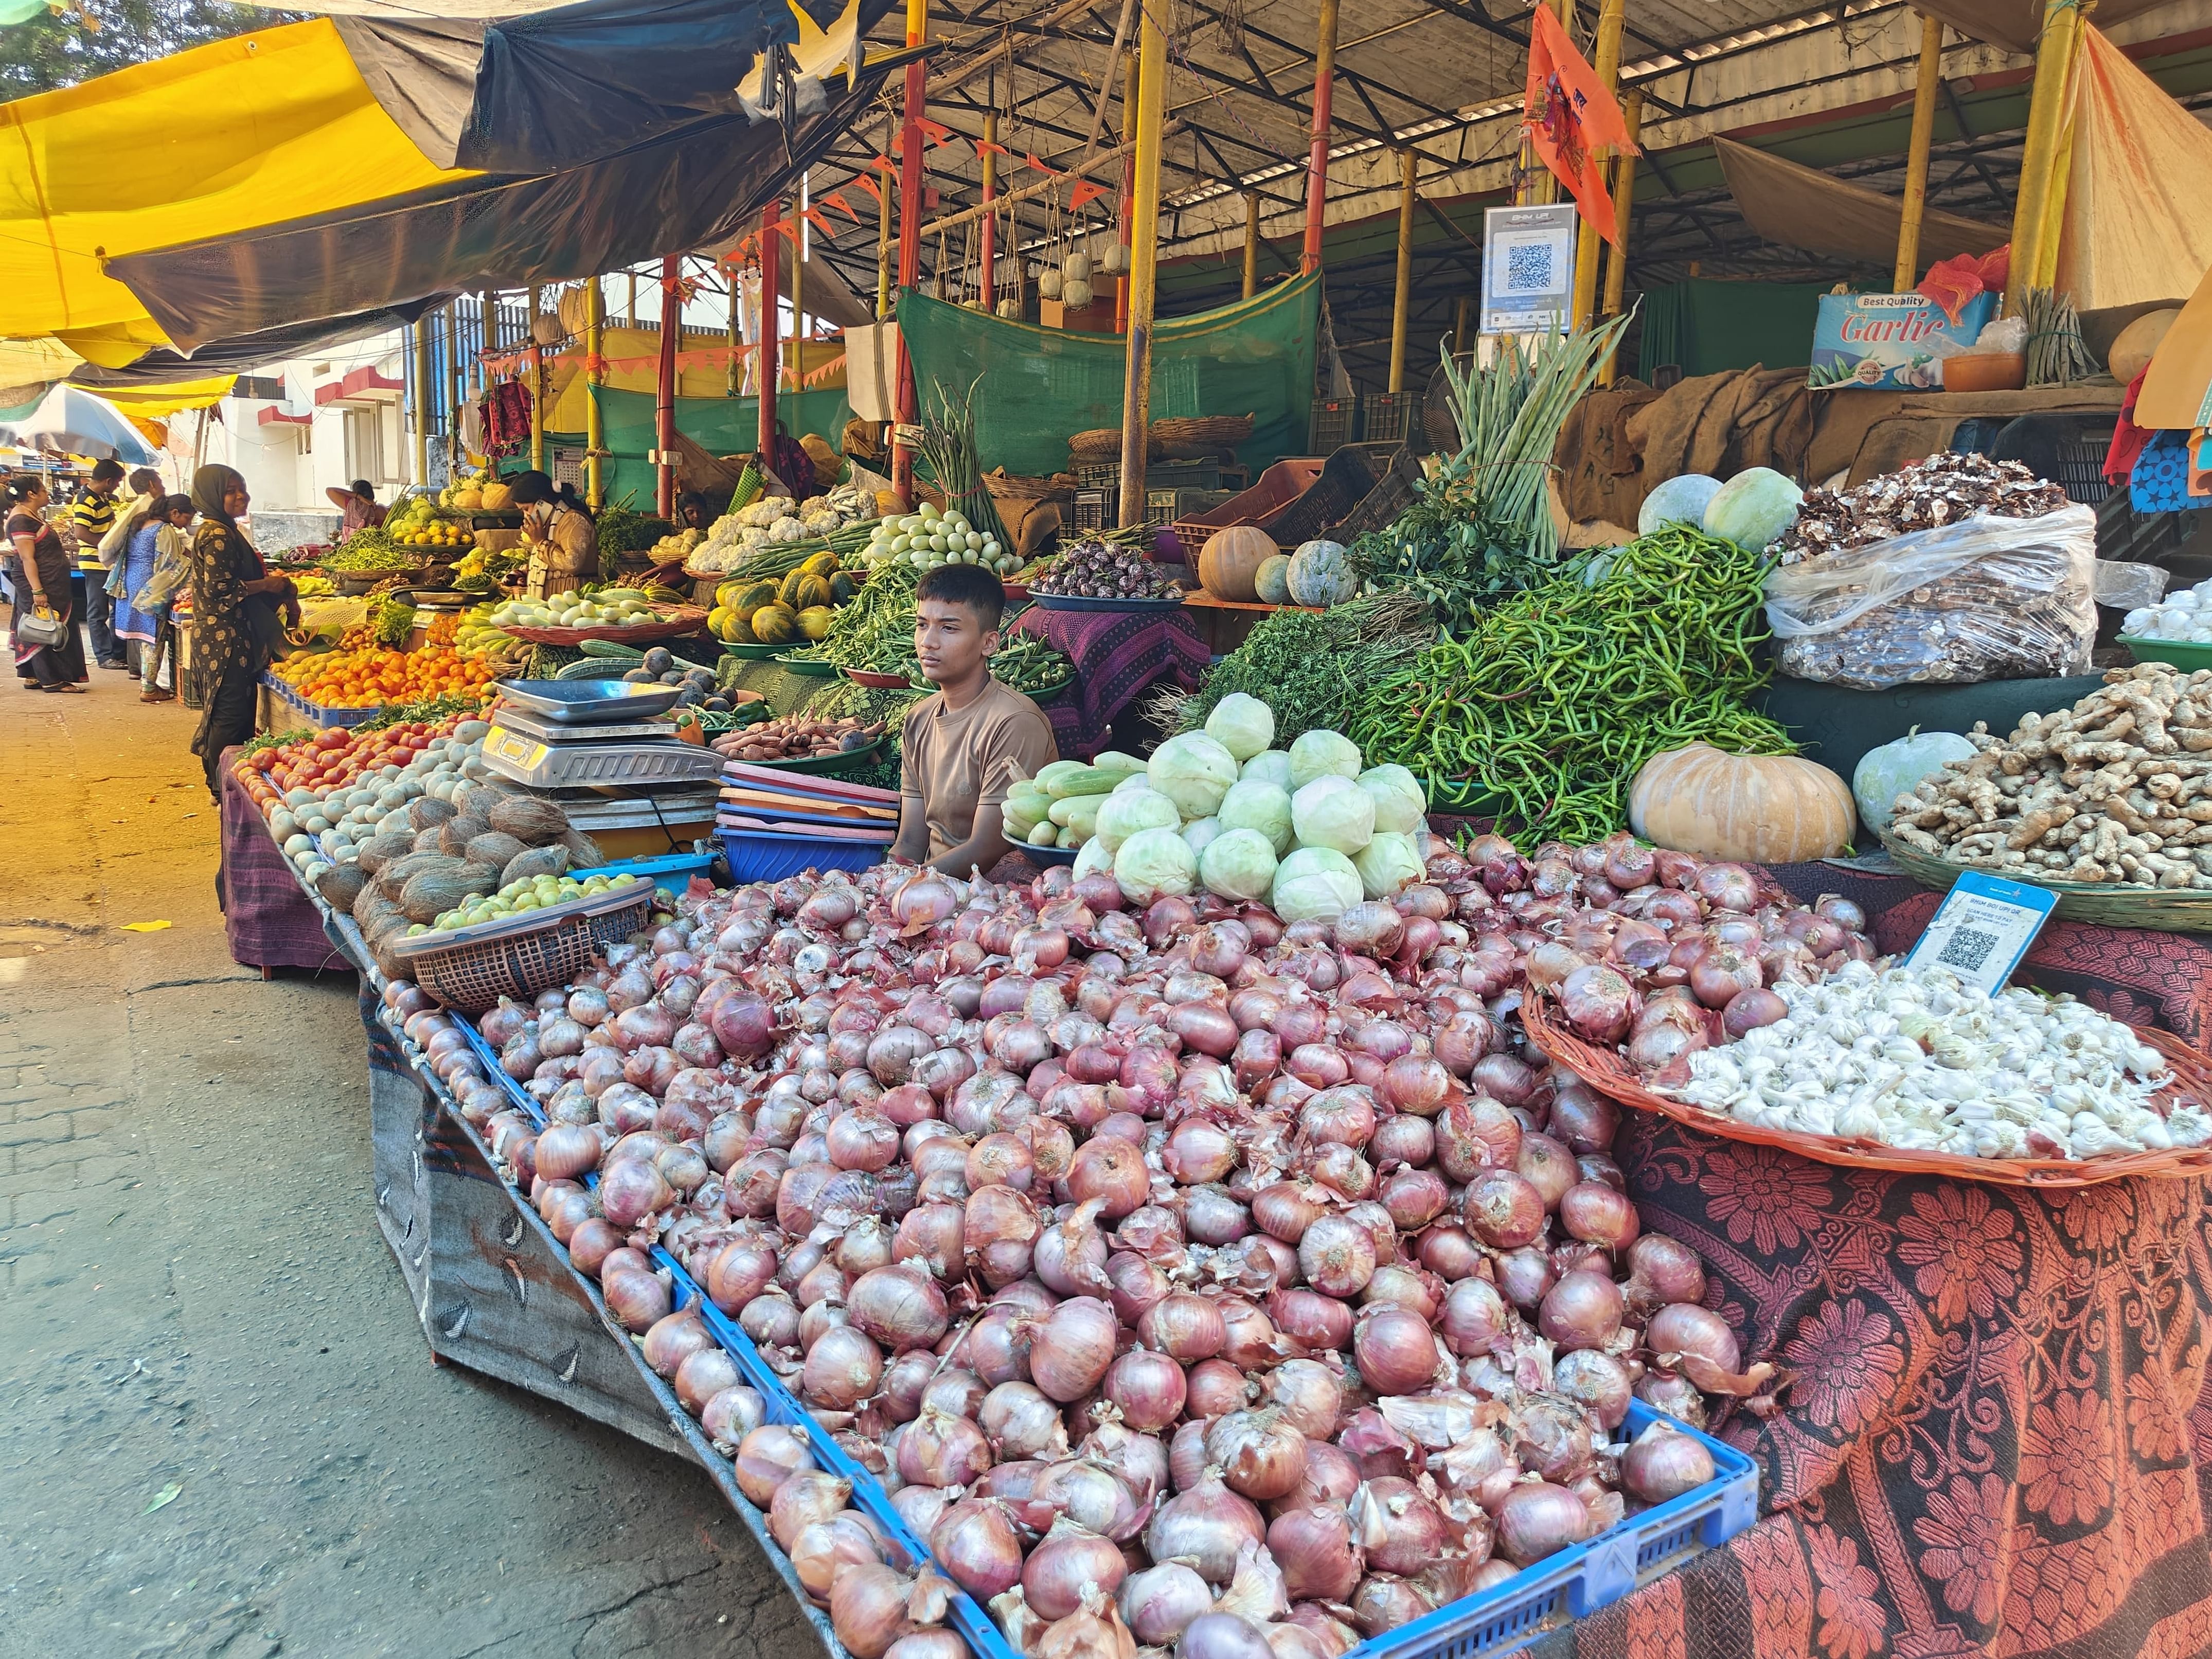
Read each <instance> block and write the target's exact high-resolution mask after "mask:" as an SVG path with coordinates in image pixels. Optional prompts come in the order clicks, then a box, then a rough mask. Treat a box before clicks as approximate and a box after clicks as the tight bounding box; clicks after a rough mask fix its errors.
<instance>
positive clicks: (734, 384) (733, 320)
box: [722, 264, 744, 398]
mask: <svg viewBox="0 0 2212 1659" xmlns="http://www.w3.org/2000/svg"><path fill="white" fill-rule="evenodd" d="M722 270H723V272H724V274H725V275H726V276H728V277H729V279H730V321H729V347H730V362H729V366H728V368H726V369H725V370H724V372H723V378H722V395H723V396H724V397H725V398H734V397H736V396H738V394H739V393H740V392H743V391H744V360H743V359H742V358H741V357H740V356H738V346H739V345H740V344H742V343H743V339H742V335H741V331H740V330H739V327H738V307H740V306H742V305H743V304H744V298H743V295H744V284H743V283H741V282H740V281H739V280H738V268H737V267H736V266H735V265H727V264H726V265H724V266H723V267H722Z"/></svg>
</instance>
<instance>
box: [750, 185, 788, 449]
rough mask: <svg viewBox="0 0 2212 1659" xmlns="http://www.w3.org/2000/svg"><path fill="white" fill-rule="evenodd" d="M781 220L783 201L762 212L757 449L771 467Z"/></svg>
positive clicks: (779, 340) (779, 351)
mask: <svg viewBox="0 0 2212 1659" xmlns="http://www.w3.org/2000/svg"><path fill="white" fill-rule="evenodd" d="M782 219H783V204H782V203H781V202H779V201H775V200H770V201H769V204H768V205H767V206H766V207H764V208H763V209H762V210H761V322H760V424H759V430H758V434H757V435H758V438H759V441H758V443H757V444H756V445H755V446H754V447H756V448H757V449H758V450H759V451H760V453H761V459H762V460H763V463H764V464H766V465H771V466H772V465H775V392H776V384H775V383H776V381H777V380H779V379H780V378H781V374H782V367H783V364H782V358H783V319H782V316H781V311H782V306H783V294H782V289H783V248H782V245H781V240H782V235H783V225H782ZM784 482H785V483H790V482H791V481H790V480H789V479H788V478H787V479H785V480H784Z"/></svg>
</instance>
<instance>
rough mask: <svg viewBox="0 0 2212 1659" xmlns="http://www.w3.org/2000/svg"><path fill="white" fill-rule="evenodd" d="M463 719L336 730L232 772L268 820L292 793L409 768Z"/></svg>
mask: <svg viewBox="0 0 2212 1659" xmlns="http://www.w3.org/2000/svg"><path fill="white" fill-rule="evenodd" d="M461 718H462V717H461V716H460V715H459V714H456V715H453V716H452V717H451V718H450V719H447V720H410V721H406V722H404V723H402V724H400V725H398V726H386V727H385V728H384V729H383V730H381V731H378V732H345V731H341V730H339V729H337V727H335V726H333V727H332V728H331V729H330V730H329V731H327V732H316V733H315V734H314V736H313V737H312V738H301V739H300V740H299V741H298V742H297V743H288V744H279V745H277V746H276V747H275V748H272V749H263V750H256V751H255V752H254V753H252V754H251V755H245V756H241V757H240V758H239V759H238V760H237V762H236V763H234V770H235V771H236V772H237V774H238V780H239V781H240V783H242V784H244V785H245V786H246V793H247V794H249V795H251V796H252V797H253V802H254V805H257V806H258V807H259V808H260V809H261V811H262V814H263V816H264V817H266V816H267V815H268V814H269V813H270V812H271V811H275V810H276V807H277V806H278V805H281V804H282V803H283V799H284V797H285V795H286V793H288V792H289V791H291V790H294V789H312V790H313V791H314V792H315V793H316V794H318V795H325V794H328V793H331V791H333V790H337V789H347V788H350V787H352V786H353V785H354V784H356V783H357V782H359V781H361V780H362V777H364V776H366V775H368V774H369V773H371V772H374V771H376V770H378V769H380V768H382V767H386V766H403V767H404V766H405V765H406V764H407V763H408V762H410V761H411V760H413V759H414V758H415V757H416V756H417V755H419V754H421V753H422V751H423V750H425V749H428V747H429V746H430V745H431V744H433V743H435V742H436V741H437V740H438V739H439V738H442V737H446V736H448V735H450V734H451V732H453V728H454V727H455V726H458V725H459V724H460V721H461Z"/></svg>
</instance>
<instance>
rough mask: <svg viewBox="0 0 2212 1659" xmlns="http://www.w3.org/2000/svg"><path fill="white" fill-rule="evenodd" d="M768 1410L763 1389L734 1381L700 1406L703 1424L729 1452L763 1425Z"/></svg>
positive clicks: (709, 1435)
mask: <svg viewBox="0 0 2212 1659" xmlns="http://www.w3.org/2000/svg"><path fill="white" fill-rule="evenodd" d="M679 1375H680V1373H679ZM766 1410H767V1405H766V1402H765V1401H763V1400H762V1398H761V1396H760V1393H759V1390H757V1389H750V1388H747V1387H746V1386H745V1385H744V1383H732V1384H731V1385H730V1386H729V1387H728V1388H726V1389H722V1390H721V1391H720V1392H719V1393H718V1394H716V1395H714V1397H713V1398H712V1399H710V1400H708V1401H707V1403H706V1404H705V1405H704V1406H703V1407H701V1408H700V1411H699V1426H700V1428H701V1429H702V1431H705V1433H706V1436H707V1438H708V1439H709V1440H711V1441H713V1442H714V1447H715V1449H716V1450H718V1451H720V1452H722V1453H723V1454H724V1455H728V1454H729V1453H731V1452H733V1451H735V1450H736V1449H737V1446H738V1442H739V1441H741V1440H743V1439H744V1437H746V1436H747V1435H749V1434H750V1433H751V1432H752V1431H754V1430H755V1429H757V1428H758V1427H760V1425H761V1419H762V1416H763V1413H764V1412H765V1411H766Z"/></svg>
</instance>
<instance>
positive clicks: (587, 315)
mask: <svg viewBox="0 0 2212 1659" xmlns="http://www.w3.org/2000/svg"><path fill="white" fill-rule="evenodd" d="M606 326H607V302H606V296H605V295H604V294H603V293H602V292H601V291H600V289H599V278H598V277H597V276H594V277H592V285H591V287H590V289H587V290H586V293H585V295H584V378H585V379H586V380H587V381H589V382H590V384H591V385H592V386H605V384H606V381H607V372H606V370H605V368H602V367H601V366H600V353H601V351H602V349H604V347H605V343H606ZM605 447H606V435H605V431H604V430H603V429H602V428H601V427H600V425H599V399H598V398H594V397H592V395H591V392H590V391H589V390H588V389H587V390H586V392H585V393H584V493H585V499H586V501H588V502H590V504H591V507H592V511H593V512H594V513H596V512H598V511H599V501H600V499H601V497H600V493H599V451H600V450H602V449H604V448H605Z"/></svg>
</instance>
